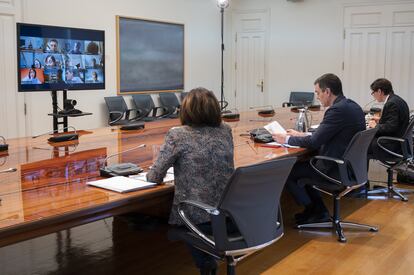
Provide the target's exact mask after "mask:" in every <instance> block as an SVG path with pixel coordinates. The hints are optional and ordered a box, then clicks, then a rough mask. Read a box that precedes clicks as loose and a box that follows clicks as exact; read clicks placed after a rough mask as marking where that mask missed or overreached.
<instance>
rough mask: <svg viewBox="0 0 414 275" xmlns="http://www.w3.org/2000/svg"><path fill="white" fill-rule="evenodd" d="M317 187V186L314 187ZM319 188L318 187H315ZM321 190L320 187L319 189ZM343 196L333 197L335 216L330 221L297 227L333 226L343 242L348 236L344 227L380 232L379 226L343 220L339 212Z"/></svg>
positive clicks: (298, 226) (298, 227) (339, 239)
mask: <svg viewBox="0 0 414 275" xmlns="http://www.w3.org/2000/svg"><path fill="white" fill-rule="evenodd" d="M314 188H315V187H314ZM315 189H317V188H315ZM317 190H320V189H317ZM340 199H341V196H335V197H334V198H333V200H334V203H333V216H332V217H331V219H330V221H328V222H317V223H305V224H298V225H297V226H296V228H297V229H306V228H331V229H335V232H336V235H337V236H338V241H339V242H341V243H345V242H346V238H345V235H344V230H343V228H356V229H367V230H369V231H371V232H378V227H376V226H372V225H367V224H360V223H354V222H348V221H342V220H341V217H340V212H339V201H340Z"/></svg>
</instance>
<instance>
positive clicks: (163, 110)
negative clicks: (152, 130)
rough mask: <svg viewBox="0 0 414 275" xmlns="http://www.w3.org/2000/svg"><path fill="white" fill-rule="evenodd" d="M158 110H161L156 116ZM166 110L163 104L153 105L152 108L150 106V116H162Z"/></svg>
mask: <svg viewBox="0 0 414 275" xmlns="http://www.w3.org/2000/svg"><path fill="white" fill-rule="evenodd" d="M158 110H162V113H161V114H160V115H158V116H157V112H158ZM166 111H167V108H165V107H163V106H158V107H154V108H152V116H153V117H156V118H159V117H162V116H163V115H164V114H165V112H166Z"/></svg>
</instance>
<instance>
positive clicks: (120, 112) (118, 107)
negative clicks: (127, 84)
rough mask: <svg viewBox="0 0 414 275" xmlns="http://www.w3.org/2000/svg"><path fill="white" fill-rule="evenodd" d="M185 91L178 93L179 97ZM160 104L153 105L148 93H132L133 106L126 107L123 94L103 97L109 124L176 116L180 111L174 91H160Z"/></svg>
mask: <svg viewBox="0 0 414 275" xmlns="http://www.w3.org/2000/svg"><path fill="white" fill-rule="evenodd" d="M185 94H186V93H181V94H180V99H181V100H182V99H183V98H184V96H185ZM159 100H160V104H161V106H155V103H154V100H153V98H152V96H151V95H149V94H134V95H132V101H133V102H134V105H135V108H128V105H127V104H126V102H125V99H124V97H123V96H109V97H105V103H106V106H107V107H108V112H109V118H108V124H109V125H111V126H112V125H127V124H130V123H131V122H134V121H138V120H142V121H152V120H156V119H160V118H177V117H178V114H179V111H180V101H179V100H178V98H177V96H176V95H175V93H160V94H159Z"/></svg>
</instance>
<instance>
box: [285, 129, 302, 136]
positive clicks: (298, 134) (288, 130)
mask: <svg viewBox="0 0 414 275" xmlns="http://www.w3.org/2000/svg"><path fill="white" fill-rule="evenodd" d="M286 133H287V134H288V135H289V136H292V137H303V136H305V134H304V133H302V132H298V131H296V130H293V129H287V130H286Z"/></svg>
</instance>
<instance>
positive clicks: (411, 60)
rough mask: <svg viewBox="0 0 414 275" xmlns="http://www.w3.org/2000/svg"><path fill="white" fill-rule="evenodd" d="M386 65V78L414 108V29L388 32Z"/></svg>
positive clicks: (395, 29)
mask: <svg viewBox="0 0 414 275" xmlns="http://www.w3.org/2000/svg"><path fill="white" fill-rule="evenodd" d="M385 64H386V65H385V77H386V78H387V79H389V80H390V81H391V82H392V84H393V88H394V91H395V93H396V94H398V95H400V96H401V97H402V98H404V99H405V100H406V101H407V103H408V105H409V106H414V95H413V91H414V27H394V28H390V29H389V30H388V32H387V53H386V57H385Z"/></svg>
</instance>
